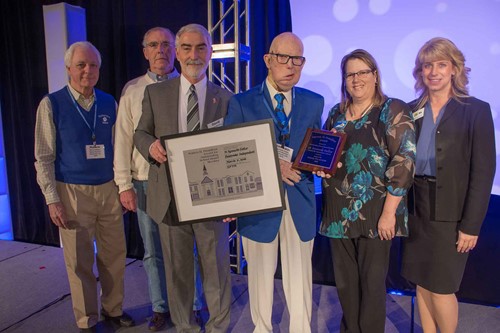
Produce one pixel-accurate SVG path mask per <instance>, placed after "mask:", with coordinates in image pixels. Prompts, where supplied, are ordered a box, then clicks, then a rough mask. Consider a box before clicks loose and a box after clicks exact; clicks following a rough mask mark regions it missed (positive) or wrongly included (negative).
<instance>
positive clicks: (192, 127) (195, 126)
mask: <svg viewBox="0 0 500 333" xmlns="http://www.w3.org/2000/svg"><path fill="white" fill-rule="evenodd" d="M189 93H190V94H189V97H188V107H187V130H188V132H192V131H198V130H199V129H200V111H199V109H198V96H197V95H196V88H195V86H194V85H193V84H192V85H191V87H189Z"/></svg>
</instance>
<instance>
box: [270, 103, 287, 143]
mask: <svg viewBox="0 0 500 333" xmlns="http://www.w3.org/2000/svg"><path fill="white" fill-rule="evenodd" d="M274 99H275V100H276V101H278V105H276V109H275V110H274V111H276V117H277V118H278V123H279V128H280V131H281V133H280V143H281V144H282V145H285V146H288V145H289V144H290V127H289V126H288V118H287V116H286V114H285V107H284V105H283V101H284V100H285V95H283V94H276V95H274Z"/></svg>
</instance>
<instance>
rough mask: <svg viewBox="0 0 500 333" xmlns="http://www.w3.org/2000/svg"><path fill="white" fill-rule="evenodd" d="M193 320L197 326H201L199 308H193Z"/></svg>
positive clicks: (201, 320)
mask: <svg viewBox="0 0 500 333" xmlns="http://www.w3.org/2000/svg"><path fill="white" fill-rule="evenodd" d="M193 316H194V321H195V322H196V323H197V324H198V326H200V327H203V319H202V318H201V310H193Z"/></svg>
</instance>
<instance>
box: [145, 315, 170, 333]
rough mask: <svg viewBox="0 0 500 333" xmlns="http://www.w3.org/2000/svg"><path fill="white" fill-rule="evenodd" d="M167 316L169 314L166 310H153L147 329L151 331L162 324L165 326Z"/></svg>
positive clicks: (159, 327) (160, 327)
mask: <svg viewBox="0 0 500 333" xmlns="http://www.w3.org/2000/svg"><path fill="white" fill-rule="evenodd" d="M168 316H169V313H168V312H166V313H161V312H154V311H153V316H152V317H151V320H150V321H149V324H148V329H149V330H150V331H153V332H155V331H159V330H161V329H162V328H163V326H165V324H166V323H167V318H168Z"/></svg>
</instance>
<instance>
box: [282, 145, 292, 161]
mask: <svg viewBox="0 0 500 333" xmlns="http://www.w3.org/2000/svg"><path fill="white" fill-rule="evenodd" d="M292 155H293V149H292V148H290V147H287V146H284V147H282V146H281V145H278V157H279V159H280V160H283V161H287V162H291V161H292Z"/></svg>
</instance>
